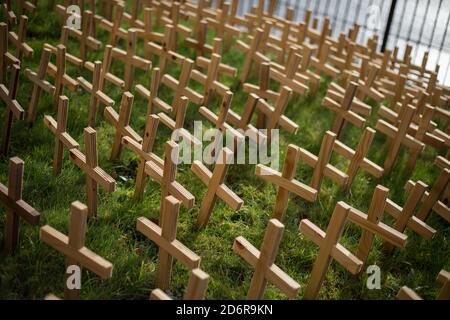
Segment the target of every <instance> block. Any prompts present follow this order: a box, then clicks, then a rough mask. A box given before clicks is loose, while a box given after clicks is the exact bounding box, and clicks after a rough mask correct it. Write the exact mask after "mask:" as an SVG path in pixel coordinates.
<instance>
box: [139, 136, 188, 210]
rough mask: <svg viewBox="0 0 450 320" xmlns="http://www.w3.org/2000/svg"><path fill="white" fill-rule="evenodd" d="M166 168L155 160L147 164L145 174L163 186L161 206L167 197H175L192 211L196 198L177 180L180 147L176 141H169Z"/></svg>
mask: <svg viewBox="0 0 450 320" xmlns="http://www.w3.org/2000/svg"><path fill="white" fill-rule="evenodd" d="M164 151H165V152H164V167H163V168H161V167H160V166H159V165H158V164H157V163H155V162H154V161H153V160H150V161H147V162H146V164H145V173H146V174H147V175H149V176H150V177H151V178H153V179H154V180H155V181H156V182H157V183H159V184H160V185H161V204H162V203H163V201H164V199H165V197H167V196H168V195H173V196H174V197H175V198H177V199H179V200H180V201H181V202H182V204H183V205H184V206H185V207H186V208H187V209H190V208H192V207H193V206H194V202H195V198H194V196H193V195H192V194H191V193H190V192H189V191H188V190H187V189H185V188H184V187H183V186H182V185H181V184H180V183H178V182H177V181H176V180H175V179H176V174H177V163H178V156H179V147H178V144H176V143H175V142H174V141H171V140H170V141H167V142H166V146H165V149H164Z"/></svg>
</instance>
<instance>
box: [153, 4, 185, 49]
mask: <svg viewBox="0 0 450 320" xmlns="http://www.w3.org/2000/svg"><path fill="white" fill-rule="evenodd" d="M180 8H181V5H180V3H179V2H178V1H177V2H173V1H170V2H169V1H165V0H159V8H157V13H158V9H159V11H160V12H161V11H168V12H169V16H168V17H166V16H163V15H160V14H157V17H158V20H159V21H160V23H164V25H167V24H170V25H172V26H173V27H174V34H173V37H172V38H171V41H170V42H169V43H168V46H169V49H170V50H174V51H176V49H177V43H178V34H182V35H184V36H185V37H188V36H190V35H191V33H192V30H191V29H190V28H188V27H186V26H184V25H183V24H181V23H180V18H181V13H180Z"/></svg>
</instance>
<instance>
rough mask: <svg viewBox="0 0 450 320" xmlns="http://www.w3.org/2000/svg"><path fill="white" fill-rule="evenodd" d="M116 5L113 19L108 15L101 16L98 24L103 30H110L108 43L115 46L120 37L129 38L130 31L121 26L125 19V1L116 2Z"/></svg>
mask: <svg viewBox="0 0 450 320" xmlns="http://www.w3.org/2000/svg"><path fill="white" fill-rule="evenodd" d="M114 7H115V11H114V17H113V18H112V19H111V21H110V19H108V18H106V17H105V18H103V17H100V19H99V20H98V26H99V27H100V28H102V29H103V30H106V31H107V32H109V34H110V37H109V41H108V44H110V45H111V46H113V47H115V46H116V45H117V42H118V40H119V38H120V39H127V38H128V31H127V30H126V29H124V28H122V27H121V26H120V25H121V22H122V19H123V13H124V11H125V3H122V2H117V3H115V5H114ZM94 18H96V17H94Z"/></svg>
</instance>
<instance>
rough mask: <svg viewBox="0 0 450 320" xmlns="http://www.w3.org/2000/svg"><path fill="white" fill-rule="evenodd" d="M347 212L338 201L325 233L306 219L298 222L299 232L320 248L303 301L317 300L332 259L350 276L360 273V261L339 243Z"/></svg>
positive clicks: (343, 204) (346, 207)
mask: <svg viewBox="0 0 450 320" xmlns="http://www.w3.org/2000/svg"><path fill="white" fill-rule="evenodd" d="M349 212H350V206H348V205H347V204H346V203H345V202H343V201H339V202H338V203H337V204H336V207H335V208H334V211H333V214H332V216H331V219H330V222H329V224H328V227H327V230H326V232H324V231H322V230H321V229H320V228H319V227H317V226H316V225H315V224H314V223H312V222H311V221H309V220H308V219H303V220H301V221H300V225H299V232H300V233H302V234H303V235H304V236H305V237H306V238H308V239H309V240H311V241H313V242H314V243H315V244H316V245H318V246H319V247H320V250H319V253H318V255H317V258H316V261H315V262H314V266H313V269H312V271H311V275H310V278H309V281H308V285H307V287H306V289H305V292H304V295H303V297H304V298H305V299H315V298H317V296H318V295H319V291H320V287H321V286H322V283H323V281H324V279H325V275H326V273H327V270H328V268H329V266H330V264H331V261H332V260H333V259H334V260H336V261H337V262H338V263H339V264H340V265H341V266H343V267H344V268H345V269H346V270H347V271H349V272H350V273H351V274H358V273H359V272H360V271H361V269H362V266H363V263H362V261H361V260H359V259H358V258H357V257H356V256H355V255H353V254H352V253H351V252H350V251H348V250H347V249H346V248H345V247H344V246H342V245H341V244H340V243H339V239H340V238H341V235H342V232H343V230H344V226H345V222H346V220H347V216H348V214H349Z"/></svg>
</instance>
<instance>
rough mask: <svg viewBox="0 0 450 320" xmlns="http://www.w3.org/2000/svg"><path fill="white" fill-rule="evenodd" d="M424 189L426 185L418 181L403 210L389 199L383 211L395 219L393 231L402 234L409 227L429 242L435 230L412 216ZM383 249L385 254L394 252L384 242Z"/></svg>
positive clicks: (388, 244)
mask: <svg viewBox="0 0 450 320" xmlns="http://www.w3.org/2000/svg"><path fill="white" fill-rule="evenodd" d="M426 189H427V185H426V184H425V183H423V182H422V181H418V182H417V183H416V184H415V185H414V187H413V188H412V191H411V192H410V194H409V196H408V198H407V200H406V202H405V204H404V206H403V208H402V207H400V206H399V205H397V204H396V203H395V202H393V201H392V200H391V199H386V208H385V211H386V212H387V213H388V214H390V215H391V216H392V217H393V218H394V219H395V224H394V226H393V228H394V229H395V230H397V231H399V232H402V233H403V232H404V231H405V229H406V227H409V228H410V229H411V230H413V231H414V232H416V233H417V234H418V235H420V236H421V237H423V238H425V239H427V240H431V239H432V238H433V237H434V235H435V234H436V230H434V229H433V228H432V227H430V226H429V225H427V224H426V223H425V222H423V221H422V220H420V219H419V218H417V217H416V216H415V215H414V212H415V211H416V208H417V207H418V205H419V203H420V201H421V200H422V197H423V196H424V195H425V191H426ZM384 249H385V251H386V252H388V253H391V252H392V251H393V250H394V246H393V245H392V244H391V243H389V242H386V243H385V245H384Z"/></svg>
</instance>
